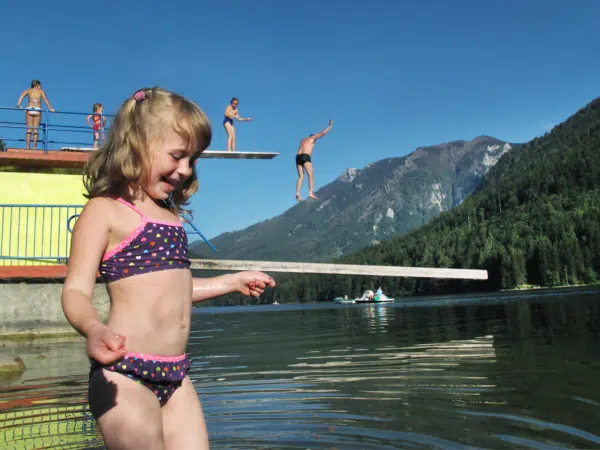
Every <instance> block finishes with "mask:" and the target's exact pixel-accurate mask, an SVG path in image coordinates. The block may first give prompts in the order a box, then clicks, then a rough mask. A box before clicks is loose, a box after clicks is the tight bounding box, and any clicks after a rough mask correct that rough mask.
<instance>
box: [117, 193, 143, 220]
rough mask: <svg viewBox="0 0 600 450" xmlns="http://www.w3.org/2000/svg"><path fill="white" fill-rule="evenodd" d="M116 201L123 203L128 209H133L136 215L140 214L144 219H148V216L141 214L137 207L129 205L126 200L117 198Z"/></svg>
mask: <svg viewBox="0 0 600 450" xmlns="http://www.w3.org/2000/svg"><path fill="white" fill-rule="evenodd" d="M116 200H117V201H118V202H121V203H123V204H124V205H125V206H127V207H128V208H131V209H133V210H134V211H135V212H136V213H138V214H139V215H140V216H141V217H142V219H145V218H146V216H145V215H144V213H143V212H141V211H140V210H139V209H137V208H136V207H135V206H134V205H133V204H131V203H129V202H128V201H127V200H124V199H122V198H121V197H117V198H116Z"/></svg>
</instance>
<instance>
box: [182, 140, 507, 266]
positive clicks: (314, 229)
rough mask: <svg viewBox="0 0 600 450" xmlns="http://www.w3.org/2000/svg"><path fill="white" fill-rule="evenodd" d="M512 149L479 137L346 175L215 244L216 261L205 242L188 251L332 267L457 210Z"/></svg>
mask: <svg viewBox="0 0 600 450" xmlns="http://www.w3.org/2000/svg"><path fill="white" fill-rule="evenodd" d="M514 147H515V144H511V143H508V142H505V141H501V140H498V139H496V138H493V137H490V136H479V137H476V138H475V139H473V140H470V141H454V142H448V143H443V144H440V145H433V146H427V147H419V148H417V149H416V150H415V151H413V152H412V153H410V154H408V155H406V156H402V157H395V158H386V159H383V160H380V161H376V162H373V163H370V164H368V165H366V166H365V167H363V168H361V169H358V168H348V169H346V170H345V171H344V172H343V173H342V174H341V175H340V176H339V177H338V178H337V179H335V180H334V181H332V182H331V183H329V184H327V185H325V186H323V187H322V188H321V189H319V190H318V191H317V192H316V193H315V194H316V195H317V196H318V197H319V199H318V200H305V201H303V202H301V203H299V204H297V205H295V206H293V207H292V208H290V209H288V210H287V211H285V212H284V213H283V214H281V215H279V216H276V217H274V218H272V219H269V220H265V221H263V222H259V223H256V224H254V225H252V226H250V227H248V228H246V229H244V230H240V231H235V232H229V233H223V234H221V235H219V236H217V237H215V238H214V239H211V242H212V243H213V244H214V245H215V247H216V248H217V253H212V252H211V251H210V249H208V247H207V246H206V244H205V243H203V242H195V243H193V244H191V245H190V251H191V253H192V254H193V255H194V256H195V257H199V258H217V259H250V260H273V261H307V262H322V261H329V260H332V259H335V258H338V257H340V256H343V255H345V254H348V253H351V252H354V251H356V250H359V249H361V248H364V247H368V246H371V245H377V244H379V242H380V241H382V240H385V239H389V238H391V237H393V236H396V235H401V234H404V233H406V232H408V231H410V230H411V229H413V228H415V227H418V226H421V225H423V224H425V223H427V222H428V221H429V220H430V219H432V218H434V217H437V216H438V215H439V214H440V213H442V212H444V211H448V210H450V209H452V208H454V207H456V206H458V205H460V204H461V203H462V202H463V200H464V199H465V198H466V197H467V196H469V195H470V194H471V193H472V192H473V191H474V190H475V188H476V187H477V186H478V185H479V183H480V182H481V180H482V178H483V177H484V175H485V174H486V173H487V172H488V170H489V169H490V168H491V167H493V166H494V165H495V164H496V163H497V162H498V160H499V159H500V157H501V156H502V155H504V154H505V153H507V152H509V151H510V150H511V149H513V148H514ZM317 169H318V168H317Z"/></svg>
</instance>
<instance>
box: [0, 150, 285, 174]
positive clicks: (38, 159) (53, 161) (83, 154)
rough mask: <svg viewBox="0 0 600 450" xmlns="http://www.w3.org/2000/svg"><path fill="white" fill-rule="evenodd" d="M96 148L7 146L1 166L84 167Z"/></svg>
mask: <svg viewBox="0 0 600 450" xmlns="http://www.w3.org/2000/svg"><path fill="white" fill-rule="evenodd" d="M92 151H95V149H94V148H89V149H88V148H86V147H82V148H76V147H63V148H61V149H60V150H48V151H44V150H24V149H20V148H7V149H6V150H5V151H3V152H0V166H16V167H52V168H55V167H56V168H67V169H78V168H83V166H84V165H85V163H86V162H87V160H88V158H89V155H90V153H91V152H92ZM277 155H279V153H274V152H238V151H236V152H228V151H225V150H205V151H204V152H203V153H202V155H201V156H200V158H213V159H273V158H275V157H276V156H277Z"/></svg>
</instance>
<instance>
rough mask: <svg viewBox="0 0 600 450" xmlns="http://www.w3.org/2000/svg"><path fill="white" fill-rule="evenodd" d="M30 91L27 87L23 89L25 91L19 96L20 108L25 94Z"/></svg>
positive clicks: (18, 103) (18, 104)
mask: <svg viewBox="0 0 600 450" xmlns="http://www.w3.org/2000/svg"><path fill="white" fill-rule="evenodd" d="M28 92H29V89H25V90H24V91H23V93H22V94H21V96H20V97H19V100H17V106H18V107H19V108H20V107H21V102H22V101H23V99H24V98H25V96H26V95H27V93H28Z"/></svg>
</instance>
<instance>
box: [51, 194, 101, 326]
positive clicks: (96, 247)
mask: <svg viewBox="0 0 600 450" xmlns="http://www.w3.org/2000/svg"><path fill="white" fill-rule="evenodd" d="M108 201H109V200H107V199H104V198H94V199H92V200H90V201H89V202H88V203H87V204H86V205H85V207H84V208H83V211H81V215H80V216H79V217H78V218H77V222H75V227H74V229H73V233H72V236H71V254H70V256H69V263H68V264H69V268H68V271H67V276H66V278H65V283H64V286H63V291H62V307H63V311H64V313H65V316H66V317H67V320H68V321H69V323H70V324H71V325H72V326H73V328H75V329H76V330H77V331H78V332H79V333H80V334H82V335H84V336H87V334H88V330H89V328H90V327H91V326H93V325H95V324H97V323H98V322H100V318H99V316H98V312H97V311H96V309H95V308H94V306H93V304H92V295H93V292H94V287H95V285H96V276H97V273H98V265H99V263H100V259H101V258H102V255H103V253H104V250H105V249H106V246H107V245H108V233H109V231H110V228H109V223H108V217H109V215H110V211H108V209H109V208H110V206H111V205H110V204H108V203H107V202H108Z"/></svg>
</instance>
